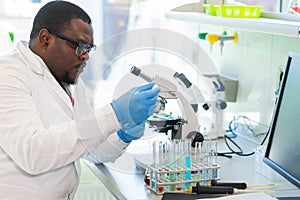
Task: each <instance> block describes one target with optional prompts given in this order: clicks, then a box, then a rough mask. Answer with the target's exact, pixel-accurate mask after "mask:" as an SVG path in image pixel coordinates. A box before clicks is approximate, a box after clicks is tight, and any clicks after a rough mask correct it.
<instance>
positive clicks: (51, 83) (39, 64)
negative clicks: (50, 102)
mask: <svg viewBox="0 0 300 200" xmlns="http://www.w3.org/2000/svg"><path fill="white" fill-rule="evenodd" d="M16 50H17V52H18V53H19V55H20V56H21V58H22V60H23V61H24V63H25V65H26V66H27V67H28V68H29V69H30V70H31V71H33V72H34V73H35V74H37V75H40V76H42V77H43V78H44V80H45V84H46V85H48V88H49V89H50V90H52V91H53V92H54V93H55V94H56V95H58V96H60V97H61V98H62V99H63V101H64V102H65V104H67V107H68V108H69V109H70V110H71V111H72V110H73V106H72V103H71V101H70V98H69V96H68V94H67V93H66V92H65V91H64V90H63V89H62V88H61V86H60V85H59V83H58V82H57V81H56V79H55V78H54V76H53V75H52V74H51V72H50V70H49V68H48V66H47V65H46V64H45V63H44V61H43V60H42V59H41V58H40V57H39V56H38V55H36V54H35V53H33V52H32V51H31V49H30V48H29V43H28V42H26V41H20V42H18V44H17V48H16Z"/></svg>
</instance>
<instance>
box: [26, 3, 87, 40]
mask: <svg viewBox="0 0 300 200" xmlns="http://www.w3.org/2000/svg"><path fill="white" fill-rule="evenodd" d="M74 18H76V19H81V20H82V21H84V22H86V23H88V24H91V23H92V22H91V18H90V17H89V15H88V14H87V13H86V12H85V11H84V10H83V9H82V8H80V7H79V6H77V5H75V4H73V3H70V2H67V1H52V2H49V3H47V4H45V5H44V6H43V7H42V8H41V9H40V10H39V11H38V13H37V14H36V16H35V18H34V21H33V26H32V30H31V33H30V41H32V40H33V39H34V38H35V37H37V36H38V34H39V32H40V30H41V29H43V28H48V29H52V30H55V31H58V32H61V31H62V30H63V29H64V28H65V27H66V26H68V25H70V24H71V20H72V19H74Z"/></svg>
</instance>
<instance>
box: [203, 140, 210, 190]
mask: <svg viewBox="0 0 300 200" xmlns="http://www.w3.org/2000/svg"><path fill="white" fill-rule="evenodd" d="M209 146H210V140H209V139H208V138H205V139H204V141H203V144H202V161H203V167H204V168H206V169H204V170H203V175H202V179H205V180H207V181H204V182H202V184H203V185H207V184H208V183H209V181H208V180H209V171H210V170H208V167H209V151H210V147H209Z"/></svg>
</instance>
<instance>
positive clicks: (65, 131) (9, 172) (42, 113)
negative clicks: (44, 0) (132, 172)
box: [0, 1, 159, 200]
mask: <svg viewBox="0 0 300 200" xmlns="http://www.w3.org/2000/svg"><path fill="white" fill-rule="evenodd" d="M93 48H94V45H93V30H92V26H91V20H90V18H89V16H88V15H87V14H86V13H85V12H84V11H83V10H82V9H81V8H79V7H78V6H76V5H74V4H72V3H69V2H64V1H53V2H50V3H48V4H46V5H45V6H43V7H42V8H41V9H40V11H39V12H38V13H37V15H36V16H35V19H34V22H33V27H32V32H31V35H30V41H29V43H27V42H24V41H21V42H19V43H18V44H17V47H16V50H15V51H14V52H13V53H12V54H10V55H8V56H6V57H4V58H0V70H1V73H0V199H1V200H5V199H9V200H19V199H22V200H35V199H36V200H61V199H73V198H74V195H75V192H76V189H77V187H78V183H79V177H80V162H79V159H80V158H81V157H84V158H87V159H88V160H90V161H92V162H95V163H98V162H108V161H114V160H116V159H117V158H118V157H119V156H120V155H121V154H122V152H124V150H125V149H126V147H127V146H128V144H129V143H130V141H132V140H135V139H138V138H140V137H141V136H142V135H143V132H144V123H145V121H146V119H147V118H148V117H149V116H150V115H151V114H152V113H153V109H154V106H155V102H156V98H157V95H158V93H159V88H156V87H153V85H154V84H153V83H151V84H147V85H143V86H140V87H137V88H133V89H131V90H130V91H128V92H125V93H124V94H123V95H121V96H120V97H118V98H117V99H115V100H113V102H112V103H111V104H109V105H106V106H104V107H103V108H102V109H99V110H95V111H92V110H91V109H89V106H88V103H87V101H86V98H85V91H84V85H83V83H82V80H81V79H80V78H79V77H78V75H79V74H80V73H81V72H82V70H83V67H84V66H85V62H86V61H87V60H88V58H89V52H90V50H92V49H93Z"/></svg>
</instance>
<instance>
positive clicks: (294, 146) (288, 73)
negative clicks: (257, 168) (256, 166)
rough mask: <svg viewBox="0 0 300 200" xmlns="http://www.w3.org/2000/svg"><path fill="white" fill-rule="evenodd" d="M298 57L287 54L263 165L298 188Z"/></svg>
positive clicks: (299, 112) (299, 156)
mask: <svg viewBox="0 0 300 200" xmlns="http://www.w3.org/2000/svg"><path fill="white" fill-rule="evenodd" d="M299 66H300V54H297V53H294V52H290V53H289V54H288V59H287V64H286V68H285V71H284V75H283V78H282V81H281V85H280V91H279V96H278V99H277V103H276V107H275V110H274V113H273V119H272V123H271V126H270V129H269V133H268V134H270V135H269V142H268V145H267V149H266V154H265V158H264V162H265V163H267V164H268V165H269V166H270V167H271V168H273V169H274V170H275V171H276V172H278V173H279V174H281V175H282V176H283V177H285V178H286V179H287V180H289V181H290V182H291V183H293V184H294V185H295V186H296V187H298V188H300V167H299V163H300V154H299V152H300V145H299V144H300V134H299V116H300V104H299V92H300V90H299V84H300V81H299V76H298V75H299V73H300V68H299Z"/></svg>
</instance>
